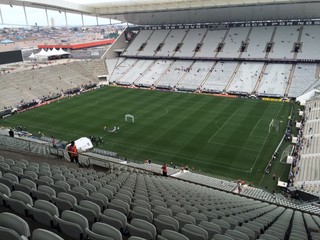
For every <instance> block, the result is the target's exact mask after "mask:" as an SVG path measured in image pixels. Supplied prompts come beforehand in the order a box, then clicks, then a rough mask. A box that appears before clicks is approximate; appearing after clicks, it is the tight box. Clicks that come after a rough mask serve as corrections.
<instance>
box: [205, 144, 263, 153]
mask: <svg viewBox="0 0 320 240" xmlns="http://www.w3.org/2000/svg"><path fill="white" fill-rule="evenodd" d="M210 143H211V144H216V145H221V146H226V147H231V148H237V149H244V150H247V151H252V152H259V149H254V148H247V147H240V146H236V145H231V144H224V143H219V142H210Z"/></svg>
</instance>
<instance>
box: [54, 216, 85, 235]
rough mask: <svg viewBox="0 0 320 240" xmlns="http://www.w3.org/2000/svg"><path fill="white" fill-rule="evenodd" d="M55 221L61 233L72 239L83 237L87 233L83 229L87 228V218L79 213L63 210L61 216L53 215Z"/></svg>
mask: <svg viewBox="0 0 320 240" xmlns="http://www.w3.org/2000/svg"><path fill="white" fill-rule="evenodd" d="M54 219H55V221H56V222H57V225H58V227H59V229H60V230H61V232H62V233H64V234H66V235H67V236H69V237H71V238H73V239H85V238H86V237H87V233H86V231H85V229H87V228H89V223H88V220H87V218H85V217H84V216H82V215H81V214H80V213H77V212H73V211H69V210H65V211H64V212H63V213H62V214H61V218H59V217H58V216H54Z"/></svg>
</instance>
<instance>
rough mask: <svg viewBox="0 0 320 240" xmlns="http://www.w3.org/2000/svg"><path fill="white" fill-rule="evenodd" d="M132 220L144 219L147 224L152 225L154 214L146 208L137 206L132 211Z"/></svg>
mask: <svg viewBox="0 0 320 240" xmlns="http://www.w3.org/2000/svg"><path fill="white" fill-rule="evenodd" d="M130 216H131V218H139V219H143V220H145V221H147V222H150V223H152V221H153V213H152V212H151V211H149V210H148V209H146V208H143V207H139V206H136V207H134V208H133V209H132V210H131V211H130Z"/></svg>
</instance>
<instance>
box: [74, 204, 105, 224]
mask: <svg viewBox="0 0 320 240" xmlns="http://www.w3.org/2000/svg"><path fill="white" fill-rule="evenodd" d="M75 210H76V211H77V212H78V213H80V214H81V215H83V216H84V217H86V218H87V219H88V222H89V223H90V224H92V223H94V222H96V221H99V219H100V213H101V209H100V207H99V206H98V205H97V204H95V203H94V202H91V201H88V200H82V201H80V203H79V205H75Z"/></svg>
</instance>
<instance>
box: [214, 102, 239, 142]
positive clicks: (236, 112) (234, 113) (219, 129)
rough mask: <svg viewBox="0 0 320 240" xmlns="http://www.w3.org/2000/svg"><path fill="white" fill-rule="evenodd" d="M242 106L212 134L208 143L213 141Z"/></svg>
mask: <svg viewBox="0 0 320 240" xmlns="http://www.w3.org/2000/svg"><path fill="white" fill-rule="evenodd" d="M239 109H240V108H238V109H237V110H236V111H234V112H233V113H232V114H231V116H230V117H229V118H228V119H227V121H225V122H224V124H222V126H221V127H220V128H219V129H218V130H217V131H216V132H215V133H214V134H213V135H212V136H211V138H210V139H209V140H208V143H210V142H211V140H212V139H213V138H214V137H215V136H216V135H217V134H218V133H219V132H220V131H221V129H222V128H224V126H225V125H226V124H227V123H228V122H229V121H230V119H231V118H232V117H233V116H234V115H235V114H236V113H237V112H238V111H239Z"/></svg>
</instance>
